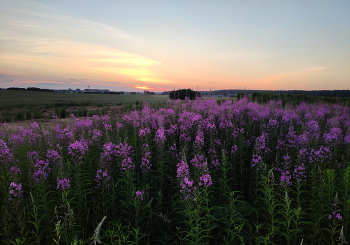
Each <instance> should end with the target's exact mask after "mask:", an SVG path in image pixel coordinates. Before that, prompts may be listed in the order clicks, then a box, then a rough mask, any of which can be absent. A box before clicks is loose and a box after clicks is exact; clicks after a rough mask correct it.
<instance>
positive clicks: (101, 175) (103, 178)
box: [95, 169, 111, 186]
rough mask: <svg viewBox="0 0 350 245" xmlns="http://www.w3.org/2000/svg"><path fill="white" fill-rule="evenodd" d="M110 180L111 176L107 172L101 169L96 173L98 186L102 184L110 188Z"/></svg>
mask: <svg viewBox="0 0 350 245" xmlns="http://www.w3.org/2000/svg"><path fill="white" fill-rule="evenodd" d="M110 179H111V176H109V174H108V172H107V170H102V169H99V170H97V171H96V179H95V181H96V183H97V186H100V185H102V184H105V185H107V186H109V184H108V182H109V180H110Z"/></svg>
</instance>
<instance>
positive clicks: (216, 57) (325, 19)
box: [0, 0, 350, 92]
mask: <svg viewBox="0 0 350 245" xmlns="http://www.w3.org/2000/svg"><path fill="white" fill-rule="evenodd" d="M0 12H1V15H0V88H8V87H24V88H26V87H39V88H51V89H67V88H72V89H76V88H80V89H86V88H91V89H93V88H96V89H110V90H113V91H143V90H150V91H154V92H162V91H169V90H174V89H183V88H191V89H193V90H199V91H205V90H219V89H249V90H254V89H257V90H299V89H300V90H338V89H350V1H349V0H227V1H221V0H212V1H210V0H196V1H194V0H186V1H184V0H176V1H172V0H163V1H153V0H140V1H136V0H128V1H122V0H100V1H96V0H93V1H91V0H74V1H72V0H60V1H54V0H37V1H26V0H0Z"/></svg>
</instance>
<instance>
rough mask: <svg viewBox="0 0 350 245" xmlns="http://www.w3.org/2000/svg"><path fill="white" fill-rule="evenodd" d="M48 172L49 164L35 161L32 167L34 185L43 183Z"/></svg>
mask: <svg viewBox="0 0 350 245" xmlns="http://www.w3.org/2000/svg"><path fill="white" fill-rule="evenodd" d="M50 171H51V169H50V168H49V162H47V161H44V160H37V161H36V163H35V166H34V174H33V179H34V181H35V182H36V183H40V182H43V181H45V180H46V178H47V176H48V175H49V172H50Z"/></svg>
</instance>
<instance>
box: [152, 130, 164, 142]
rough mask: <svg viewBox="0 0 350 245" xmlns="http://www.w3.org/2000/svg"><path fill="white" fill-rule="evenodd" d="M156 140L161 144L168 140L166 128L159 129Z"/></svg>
mask: <svg viewBox="0 0 350 245" xmlns="http://www.w3.org/2000/svg"><path fill="white" fill-rule="evenodd" d="M154 140H155V141H156V142H157V143H158V144H159V145H163V144H164V142H165V140H166V136H165V130H164V128H160V129H158V130H157V132H156V136H155V138H154Z"/></svg>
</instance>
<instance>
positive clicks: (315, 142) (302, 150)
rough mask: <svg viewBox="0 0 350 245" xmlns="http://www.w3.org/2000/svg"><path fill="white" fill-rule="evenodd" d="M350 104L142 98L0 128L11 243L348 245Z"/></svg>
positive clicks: (4, 210)
mask: <svg viewBox="0 0 350 245" xmlns="http://www.w3.org/2000/svg"><path fill="white" fill-rule="evenodd" d="M349 127H350V108H349V107H343V106H340V105H329V104H305V103H301V104H299V105H297V106H290V107H289V106H283V105H282V102H281V101H269V102H268V103H266V104H263V105H260V104H257V103H255V102H249V101H248V100H247V99H246V98H243V99H241V100H239V101H237V102H232V101H231V100H228V101H225V102H223V103H221V104H218V103H217V101H216V100H195V101H185V102H183V103H182V102H180V101H168V102H167V104H166V105H164V107H163V108H152V107H151V105H150V104H148V103H145V104H144V105H143V108H142V110H140V111H131V112H130V113H128V114H126V115H125V116H123V118H122V119H118V118H115V117H113V116H112V115H104V116H94V117H93V118H75V117H74V116H72V117H71V119H70V120H69V121H65V122H62V121H59V120H57V121H56V120H54V121H53V125H52V126H51V127H48V128H43V127H41V125H40V124H38V123H33V124H31V126H30V127H29V128H26V129H22V130H18V132H15V133H13V132H11V133H10V132H8V131H7V124H6V123H3V124H1V130H0V161H1V167H0V169H1V170H0V171H1V173H0V176H1V180H0V191H1V194H0V195H1V196H0V197H1V213H0V215H1V217H3V218H2V219H1V224H0V227H2V230H1V231H0V239H1V242H2V243H3V244H90V243H91V242H92V243H95V244H96V243H97V242H98V241H101V242H102V243H103V244H345V243H346V242H348V240H347V241H346V238H347V239H348V237H349V234H350V225H349V224H350V160H349V159H350V130H349Z"/></svg>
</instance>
